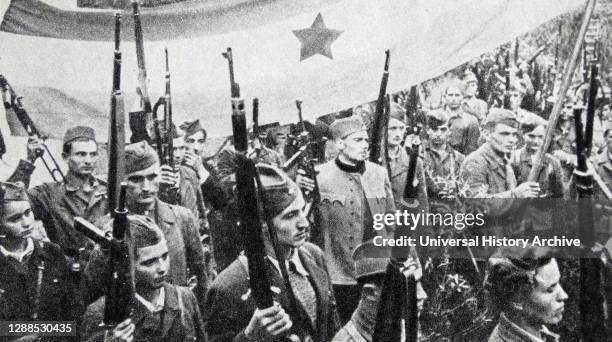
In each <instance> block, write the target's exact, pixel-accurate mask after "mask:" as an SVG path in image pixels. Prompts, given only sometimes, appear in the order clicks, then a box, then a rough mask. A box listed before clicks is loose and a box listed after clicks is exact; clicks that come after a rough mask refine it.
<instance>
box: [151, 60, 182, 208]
mask: <svg viewBox="0 0 612 342" xmlns="http://www.w3.org/2000/svg"><path fill="white" fill-rule="evenodd" d="M164 51H165V53H166V92H165V94H164V96H162V97H160V98H159V100H157V102H156V103H155V106H153V122H154V125H155V126H154V127H155V135H156V137H155V141H156V145H157V153H158V156H159V160H160V162H161V164H162V165H168V166H170V167H171V168H172V171H174V172H176V171H177V169H176V168H175V165H174V146H173V141H172V140H173V139H174V136H173V134H174V129H173V128H172V96H171V91H170V65H169V63H168V48H166V49H165V50H164ZM160 106H163V107H164V117H163V118H162V119H159V116H158V114H157V112H158V110H159V107H160ZM160 126H161V127H160ZM159 197H160V199H161V200H162V201H164V202H166V203H170V204H178V203H180V200H181V198H180V194H179V184H175V185H174V186H172V185H170V184H166V183H161V184H160V187H159Z"/></svg>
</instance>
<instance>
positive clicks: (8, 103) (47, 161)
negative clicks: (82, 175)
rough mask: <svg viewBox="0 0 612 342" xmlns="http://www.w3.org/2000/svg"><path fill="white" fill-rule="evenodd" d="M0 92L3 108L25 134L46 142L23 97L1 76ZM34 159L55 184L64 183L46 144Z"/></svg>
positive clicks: (61, 173)
mask: <svg viewBox="0 0 612 342" xmlns="http://www.w3.org/2000/svg"><path fill="white" fill-rule="evenodd" d="M0 92H1V93H2V100H3V102H4V108H5V109H6V110H7V112H8V111H9V110H12V111H13V113H14V114H15V116H16V117H17V119H18V120H19V122H20V123H21V126H23V129H24V130H25V131H26V133H27V134H28V135H29V136H30V137H38V138H40V139H42V140H46V139H47V137H46V136H44V135H43V134H42V133H41V132H40V131H39V130H38V128H37V127H36V125H34V122H33V121H32V119H31V118H30V115H29V114H28V112H27V111H26V109H25V107H24V106H23V102H22V99H23V97H22V96H18V95H17V93H16V92H15V90H14V89H13V87H12V86H11V84H10V83H9V82H8V81H7V79H6V78H5V77H4V76H2V75H0ZM45 154H46V155H47V158H45ZM36 158H37V159H38V158H40V160H42V162H43V164H44V165H45V168H46V169H47V171H49V174H50V175H51V178H53V180H54V181H55V182H58V183H59V182H63V181H64V173H63V172H62V170H61V168H60V165H59V163H58V162H57V160H56V159H55V157H53V154H51V151H50V150H49V147H48V146H47V145H46V144H44V143H43V144H42V149H41V150H37V151H36Z"/></svg>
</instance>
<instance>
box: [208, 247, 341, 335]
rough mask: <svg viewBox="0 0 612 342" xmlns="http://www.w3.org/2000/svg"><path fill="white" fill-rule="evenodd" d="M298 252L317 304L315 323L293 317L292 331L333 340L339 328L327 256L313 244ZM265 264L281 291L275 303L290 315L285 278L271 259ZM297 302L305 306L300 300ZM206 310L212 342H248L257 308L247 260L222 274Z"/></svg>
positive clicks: (235, 264)
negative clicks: (245, 332) (246, 333)
mask: <svg viewBox="0 0 612 342" xmlns="http://www.w3.org/2000/svg"><path fill="white" fill-rule="evenodd" d="M295 253H297V255H298V257H299V258H300V261H301V263H302V265H303V267H304V268H305V270H306V271H307V272H308V276H307V278H308V280H309V282H310V284H311V285H312V288H314V291H315V295H316V303H313V304H316V310H315V311H316V315H315V316H316V319H315V321H314V322H313V321H312V319H311V318H310V316H309V315H308V314H307V313H306V312H302V313H301V315H292V316H291V320H292V322H293V328H292V330H293V331H295V330H294V329H298V330H300V331H302V332H306V333H308V334H309V335H310V336H311V337H312V341H318V342H325V341H330V340H331V338H332V337H333V336H334V334H335V333H336V331H337V330H338V329H339V328H340V326H339V323H338V320H337V313H336V306H335V300H334V294H333V292H332V288H331V283H330V279H329V275H328V272H327V265H326V261H325V256H324V254H323V252H322V251H321V249H320V248H318V247H317V246H315V245H313V244H310V243H305V244H304V245H303V246H302V247H300V248H298V249H297V250H296V251H295ZM266 261H267V266H268V268H267V273H268V276H269V277H270V283H271V284H272V286H273V287H275V288H278V289H280V292H279V293H278V296H275V300H276V301H277V302H278V303H279V304H280V305H281V306H282V307H283V308H284V309H285V310H286V311H288V312H291V309H290V305H289V298H288V296H287V291H286V288H285V285H284V282H283V279H282V277H281V275H280V273H279V272H278V270H277V269H276V268H275V266H274V265H273V264H272V262H271V261H270V259H266ZM296 297H299V296H298V295H296ZM298 302H299V303H302V302H301V301H299V300H298ZM298 305H299V304H298ZM205 308H206V309H205V310H206V311H205V313H204V323H205V325H206V332H207V333H208V336H209V338H210V340H211V341H236V342H237V341H247V339H246V336H245V334H244V329H245V328H246V327H247V325H248V324H249V321H250V320H251V316H252V315H253V313H254V312H255V308H256V307H255V301H254V300H253V295H252V293H251V292H250V290H249V271H248V268H247V261H246V257H244V256H240V257H239V258H238V259H237V260H235V261H234V262H233V263H232V264H231V265H230V266H229V267H227V268H226V269H225V270H224V271H223V272H221V273H220V274H219V277H218V278H217V279H215V281H214V282H213V284H212V285H211V287H210V289H209V291H208V294H207V296H206V305H205ZM298 310H300V311H306V308H304V307H303V305H300V307H299V308H298ZM298 317H302V319H300V318H298ZM306 317H309V318H310V319H309V318H306ZM275 341H276V340H275ZM278 341H281V339H280V338H279V339H278ZM271 342H272V341H271Z"/></svg>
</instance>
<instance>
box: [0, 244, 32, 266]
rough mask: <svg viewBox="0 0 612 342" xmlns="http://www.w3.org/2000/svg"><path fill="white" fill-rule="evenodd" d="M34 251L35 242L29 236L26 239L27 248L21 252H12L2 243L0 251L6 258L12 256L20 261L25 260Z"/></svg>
mask: <svg viewBox="0 0 612 342" xmlns="http://www.w3.org/2000/svg"><path fill="white" fill-rule="evenodd" d="M32 252H34V242H33V241H32V238H28V239H27V241H26V248H25V250H24V251H23V252H21V253H15V252H10V251H8V250H6V248H4V246H2V245H0V253H1V254H2V255H4V256H5V257H6V258H12V259H14V260H17V261H18V262H19V263H21V262H23V260H24V259H25V258H27V257H29V256H30V255H31V254H32Z"/></svg>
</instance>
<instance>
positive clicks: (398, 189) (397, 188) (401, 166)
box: [389, 147, 429, 212]
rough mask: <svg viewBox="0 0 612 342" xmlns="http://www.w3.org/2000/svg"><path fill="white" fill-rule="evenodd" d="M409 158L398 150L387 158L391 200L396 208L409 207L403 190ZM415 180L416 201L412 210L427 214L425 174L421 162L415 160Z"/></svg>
mask: <svg viewBox="0 0 612 342" xmlns="http://www.w3.org/2000/svg"><path fill="white" fill-rule="evenodd" d="M409 163H410V156H409V155H408V153H407V152H406V150H405V149H403V148H401V147H400V148H399V149H398V153H397V155H395V156H389V168H390V170H391V188H392V189H393V198H394V199H395V207H396V208H398V209H399V208H402V209H404V208H407V207H406V204H408V205H410V203H409V202H410V201H409V200H407V199H404V189H405V188H406V175H407V174H408V164H409ZM415 179H416V181H417V186H416V187H417V198H416V199H417V201H418V203H417V204H418V205H417V206H416V208H412V209H413V210H414V211H415V212H420V211H421V210H423V211H425V212H427V211H428V210H429V199H428V197H427V187H426V180H425V172H424V171H423V161H422V160H421V159H417V163H416V170H415Z"/></svg>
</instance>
